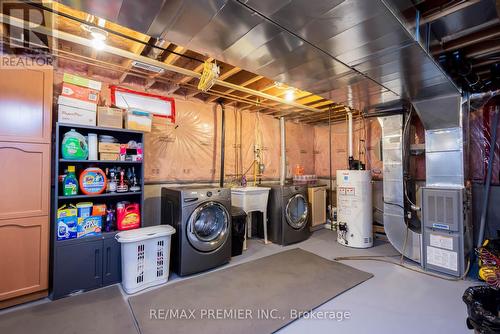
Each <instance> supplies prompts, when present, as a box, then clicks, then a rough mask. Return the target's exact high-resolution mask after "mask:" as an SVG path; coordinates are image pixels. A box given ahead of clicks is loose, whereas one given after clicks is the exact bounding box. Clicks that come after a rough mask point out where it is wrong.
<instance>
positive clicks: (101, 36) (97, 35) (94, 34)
mask: <svg viewBox="0 0 500 334" xmlns="http://www.w3.org/2000/svg"><path fill="white" fill-rule="evenodd" d="M90 35H91V36H92V38H93V39H98V40H100V41H105V40H106V35H105V34H104V33H102V32H100V31H92V32H91V33H90Z"/></svg>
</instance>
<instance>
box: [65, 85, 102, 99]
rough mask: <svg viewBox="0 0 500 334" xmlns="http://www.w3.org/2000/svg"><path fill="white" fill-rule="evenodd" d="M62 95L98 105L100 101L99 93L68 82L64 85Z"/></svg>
mask: <svg viewBox="0 0 500 334" xmlns="http://www.w3.org/2000/svg"><path fill="white" fill-rule="evenodd" d="M61 95H63V96H67V97H69V98H73V99H77V100H81V101H85V102H90V103H96V104H97V102H98V101H99V91H97V90H94V89H90V88H85V87H80V86H76V85H73V84H69V83H66V82H64V83H63V86H62V91H61Z"/></svg>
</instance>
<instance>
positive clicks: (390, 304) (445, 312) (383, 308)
mask: <svg viewBox="0 0 500 334" xmlns="http://www.w3.org/2000/svg"><path fill="white" fill-rule="evenodd" d="M335 235H336V234H335V233H333V232H331V231H329V230H320V231H317V232H315V233H314V234H313V235H312V237H311V238H309V239H308V240H306V241H304V242H302V243H299V244H295V245H292V246H287V247H281V246H278V245H274V244H269V245H264V244H263V243H262V242H261V241H260V240H256V239H253V240H249V241H248V250H247V251H245V252H244V253H243V254H242V255H241V256H237V257H235V258H233V259H232V261H231V263H229V264H228V265H226V266H223V267H221V268H219V269H216V270H220V269H223V268H225V267H227V266H232V265H236V264H239V263H243V262H247V261H251V260H254V259H257V258H260V257H264V256H267V255H271V254H274V253H278V252H281V251H283V250H285V249H289V248H295V247H300V248H302V249H304V250H307V251H310V252H312V253H315V254H317V255H320V256H322V257H325V258H327V259H333V258H335V257H339V256H357V255H393V254H396V251H395V250H394V248H393V247H392V246H391V245H390V244H389V243H385V242H381V241H377V242H376V244H375V247H373V248H370V249H365V250H361V249H352V248H347V247H344V246H341V245H339V244H337V242H336V241H335ZM343 263H345V264H348V265H350V266H353V267H355V268H358V269H360V270H364V271H367V272H370V273H372V274H374V275H375V276H374V277H373V278H371V279H369V280H368V281H366V282H364V283H362V284H360V285H358V286H356V287H354V288H353V289H351V290H348V291H346V292H345V293H343V294H341V295H340V296H337V297H336V298H334V299H332V300H331V301H329V302H327V303H325V304H323V305H322V306H320V307H319V308H318V309H317V310H323V311H349V312H350V314H351V318H350V319H348V320H344V321H335V320H333V321H332V320H314V319H299V320H297V321H295V322H293V323H291V324H289V325H288V326H286V327H284V328H283V329H281V330H280V331H279V333H280V334H292V333H305V332H311V333H332V332H333V331H338V332H341V333H419V334H420V333H455V334H457V333H472V332H471V331H469V330H468V329H467V327H466V325H465V319H466V317H467V311H466V307H465V304H464V303H463V302H462V299H461V298H462V294H463V292H464V290H465V289H466V288H467V287H469V286H471V285H474V284H476V282H472V281H446V280H442V279H439V278H434V277H430V276H427V275H424V274H419V273H416V272H413V271H410V270H407V269H404V268H401V267H399V266H396V265H392V264H389V263H382V262H375V261H343ZM191 277H192V276H191ZM182 279H184V278H179V277H176V275H175V274H171V276H170V280H169V282H168V283H167V284H173V283H175V282H178V281H179V280H182ZM325 284H328V281H325ZM151 289H155V288H151ZM151 289H148V290H145V291H149V290H151ZM145 291H144V292H145ZM123 296H124V298H126V294H125V293H123ZM44 302H48V300H44V301H38V302H34V303H29V304H26V305H22V306H19V307H14V308H10V309H8V310H4V311H0V314H1V313H4V312H11V311H14V310H15V309H18V308H24V307H29V306H30V305H34V304H39V303H44ZM290 308H293V305H290Z"/></svg>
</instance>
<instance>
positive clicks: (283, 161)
mask: <svg viewBox="0 0 500 334" xmlns="http://www.w3.org/2000/svg"><path fill="white" fill-rule="evenodd" d="M285 135H286V133H285V117H280V154H281V156H280V157H281V159H280V185H281V186H284V185H285V178H286V142H285Z"/></svg>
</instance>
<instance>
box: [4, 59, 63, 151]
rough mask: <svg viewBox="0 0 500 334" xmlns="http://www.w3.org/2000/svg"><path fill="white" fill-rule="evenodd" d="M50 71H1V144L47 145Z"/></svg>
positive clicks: (49, 116) (49, 131)
mask: <svg viewBox="0 0 500 334" xmlns="http://www.w3.org/2000/svg"><path fill="white" fill-rule="evenodd" d="M52 73H53V72H52V70H47V69H43V68H40V69H38V68H35V67H34V68H24V69H2V70H0V141H15V142H31V143H47V144H49V143H50V140H51V138H50V136H51V128H52V124H51V118H52V115H51V110H52V85H53V74H52Z"/></svg>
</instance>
